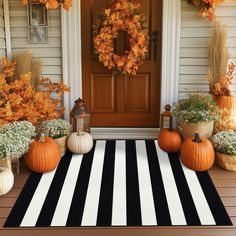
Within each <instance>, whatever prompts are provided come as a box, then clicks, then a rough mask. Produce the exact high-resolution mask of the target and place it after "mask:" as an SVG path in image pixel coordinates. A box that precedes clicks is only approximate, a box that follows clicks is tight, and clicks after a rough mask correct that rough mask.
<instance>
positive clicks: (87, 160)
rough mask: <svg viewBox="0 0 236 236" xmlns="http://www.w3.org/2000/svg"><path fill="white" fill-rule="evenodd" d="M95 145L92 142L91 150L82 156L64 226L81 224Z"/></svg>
mask: <svg viewBox="0 0 236 236" xmlns="http://www.w3.org/2000/svg"><path fill="white" fill-rule="evenodd" d="M95 147H96V141H95V142H94V146H93V148H92V150H91V151H90V152H89V153H87V154H85V155H84V156H83V160H82V163H81V167H80V171H79V175H78V179H77V182H76V186H75V191H74V195H73V199H72V203H71V206H70V211H69V215H68V218H67V222H66V226H68V227H76V226H81V222H82V217H83V212H84V204H85V200H86V194H87V190H88V183H89V177H90V173H91V168H92V163H93V156H94V150H95Z"/></svg>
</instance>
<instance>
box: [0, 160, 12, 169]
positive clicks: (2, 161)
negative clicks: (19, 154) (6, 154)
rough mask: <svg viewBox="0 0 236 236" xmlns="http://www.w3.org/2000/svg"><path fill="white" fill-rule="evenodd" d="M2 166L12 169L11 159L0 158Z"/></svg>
mask: <svg viewBox="0 0 236 236" xmlns="http://www.w3.org/2000/svg"><path fill="white" fill-rule="evenodd" d="M0 167H7V168H9V169H11V160H10V159H7V160H0Z"/></svg>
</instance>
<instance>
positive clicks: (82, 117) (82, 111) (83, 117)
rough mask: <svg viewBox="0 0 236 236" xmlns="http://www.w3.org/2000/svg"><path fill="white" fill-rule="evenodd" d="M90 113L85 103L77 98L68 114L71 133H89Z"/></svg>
mask: <svg viewBox="0 0 236 236" xmlns="http://www.w3.org/2000/svg"><path fill="white" fill-rule="evenodd" d="M90 117H91V115H90V113H89V112H88V111H87V108H86V106H85V102H84V101H83V100H82V99H81V98H79V99H78V100H76V101H75V105H74V107H73V109H72V110H71V112H70V122H71V124H72V128H73V132H78V131H79V130H80V131H84V132H88V133H89V132H90Z"/></svg>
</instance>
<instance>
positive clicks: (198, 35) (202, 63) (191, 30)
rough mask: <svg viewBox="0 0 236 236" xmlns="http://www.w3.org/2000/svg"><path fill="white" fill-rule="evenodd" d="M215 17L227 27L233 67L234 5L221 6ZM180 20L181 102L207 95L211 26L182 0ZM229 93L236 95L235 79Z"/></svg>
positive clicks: (235, 54)
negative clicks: (196, 93)
mask: <svg viewBox="0 0 236 236" xmlns="http://www.w3.org/2000/svg"><path fill="white" fill-rule="evenodd" d="M216 15H217V16H218V18H219V20H220V21H221V22H224V23H225V24H226V25H227V26H228V30H229V37H228V43H229V51H230V53H231V58H230V62H231V61H232V62H234V63H235V64H236V4H235V3H234V4H233V3H224V4H223V5H221V6H219V7H218V8H217V10H216ZM181 19H182V20H181V41H180V74H179V97H180V98H183V97H184V96H185V95H186V94H187V93H188V92H193V91H206V92H207V91H208V85H207V81H206V80H205V76H206V73H207V68H208V59H207V58H208V38H209V36H210V33H211V29H212V23H210V22H209V21H208V20H207V19H203V18H201V17H200V16H199V13H198V11H197V10H196V8H195V7H194V6H191V5H189V4H188V3H187V1H186V0H182V13H181ZM232 90H233V92H234V93H236V77H235V78H234V83H233V85H232Z"/></svg>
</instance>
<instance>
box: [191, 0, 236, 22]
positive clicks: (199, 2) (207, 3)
mask: <svg viewBox="0 0 236 236" xmlns="http://www.w3.org/2000/svg"><path fill="white" fill-rule="evenodd" d="M224 2H236V0H188V3H189V4H193V5H195V6H196V7H197V8H198V10H199V12H200V15H201V16H202V17H208V20H209V21H213V20H214V19H215V9H216V7H217V6H218V5H220V4H221V3H224Z"/></svg>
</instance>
